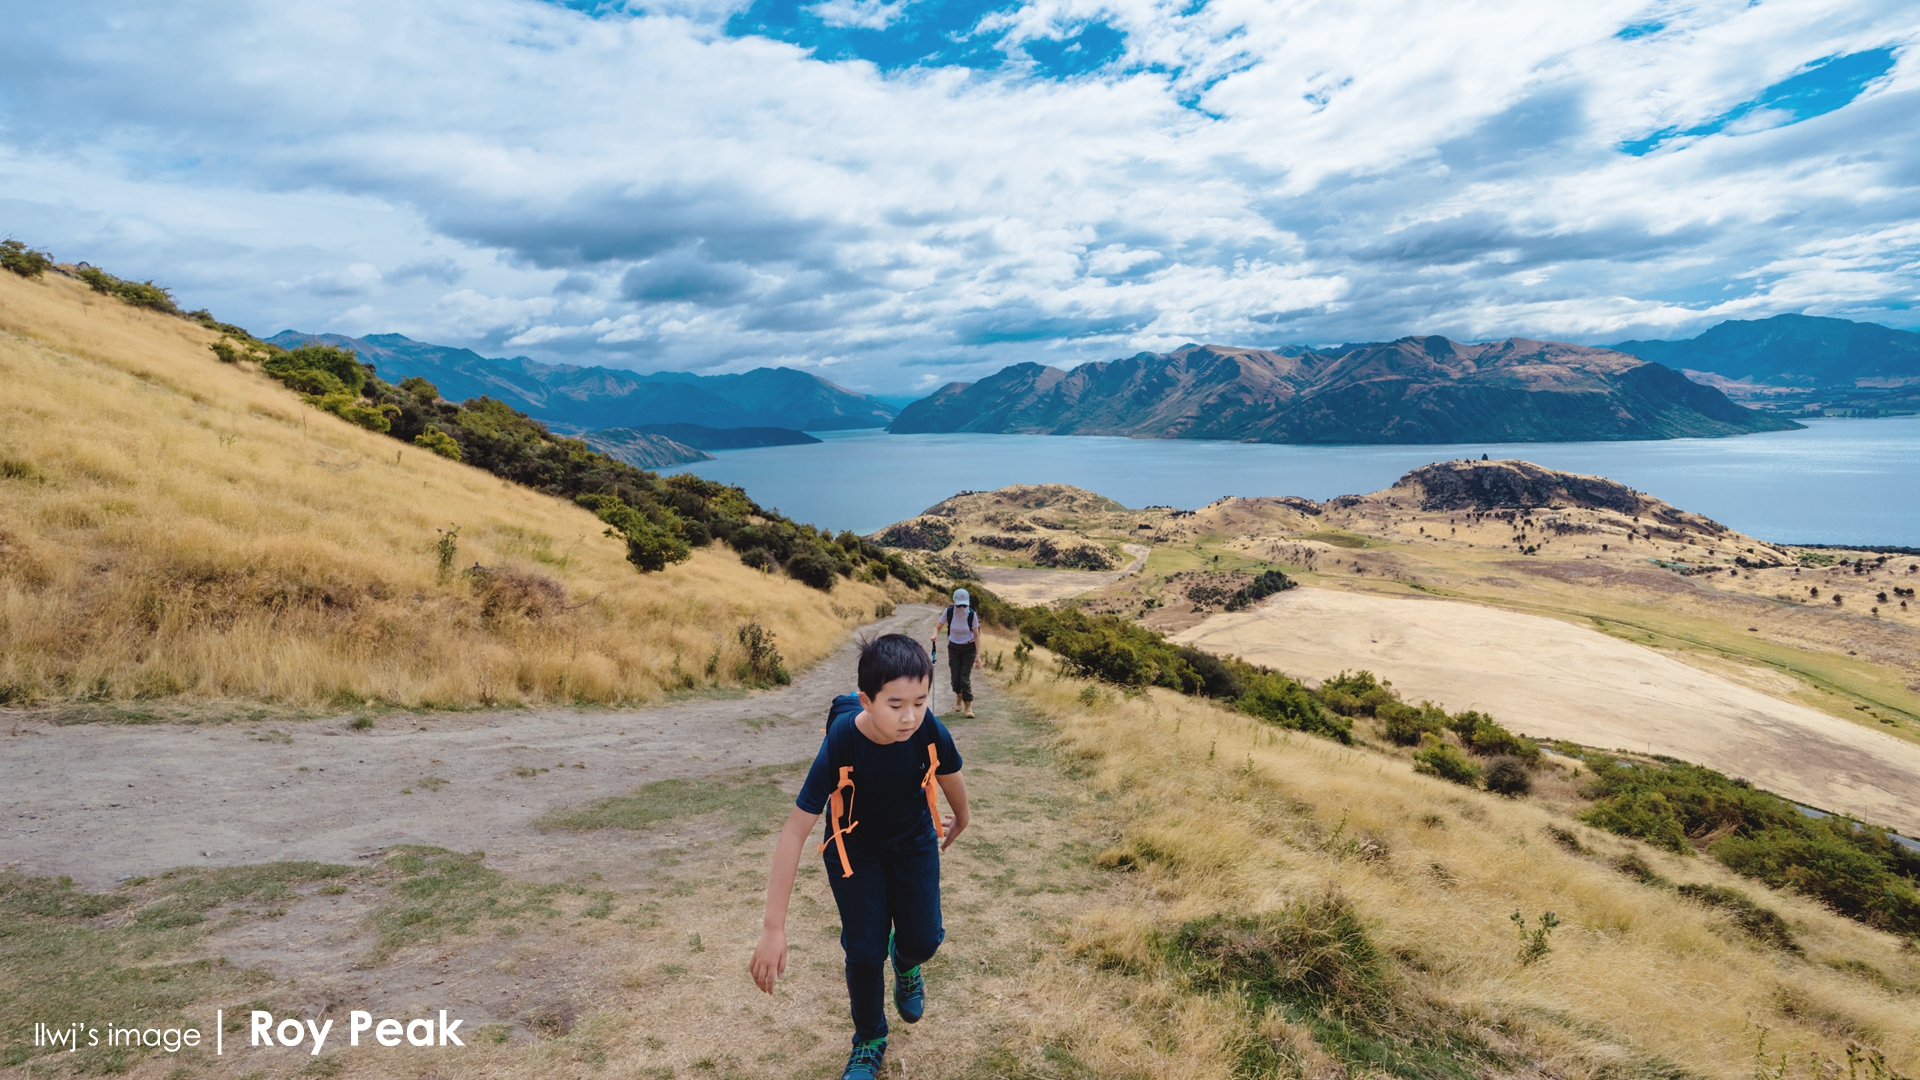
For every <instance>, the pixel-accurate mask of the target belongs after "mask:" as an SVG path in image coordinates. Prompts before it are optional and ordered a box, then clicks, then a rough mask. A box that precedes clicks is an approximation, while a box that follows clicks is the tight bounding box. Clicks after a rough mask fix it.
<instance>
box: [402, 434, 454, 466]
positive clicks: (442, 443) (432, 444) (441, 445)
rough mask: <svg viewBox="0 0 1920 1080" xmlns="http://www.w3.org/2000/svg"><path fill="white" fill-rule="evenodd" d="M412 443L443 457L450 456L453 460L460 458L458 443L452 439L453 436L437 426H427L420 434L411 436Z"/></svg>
mask: <svg viewBox="0 0 1920 1080" xmlns="http://www.w3.org/2000/svg"><path fill="white" fill-rule="evenodd" d="M413 445H415V446H418V447H420V448H421V449H423V450H431V451H433V452H434V453H436V454H439V455H440V456H441V457H443V458H452V459H453V460H455V461H459V460H460V444H459V443H458V442H455V441H454V438H453V436H451V435H449V434H447V433H446V432H444V431H441V430H440V429H439V428H428V429H427V430H425V431H423V432H421V433H420V434H418V435H415V436H414V437H413Z"/></svg>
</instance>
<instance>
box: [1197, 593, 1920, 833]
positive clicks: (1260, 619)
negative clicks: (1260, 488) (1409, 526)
mask: <svg viewBox="0 0 1920 1080" xmlns="http://www.w3.org/2000/svg"><path fill="white" fill-rule="evenodd" d="M1178 640H1180V641H1183V642H1190V643H1192V644H1194V645H1197V646H1199V647H1200V648H1203V649H1207V650H1209V651H1212V652H1220V653H1233V654H1236V655H1239V656H1241V657H1244V658H1246V659H1248V660H1251V661H1254V662H1256V663H1262V664H1269V665H1272V666H1274V667H1277V668H1280V669H1281V670H1283V671H1287V672H1289V673H1292V674H1295V675H1301V676H1306V677H1308V678H1311V679H1318V678H1324V677H1326V676H1329V675H1332V674H1334V673H1335V672H1337V671H1340V670H1342V669H1348V670H1350V669H1354V668H1361V667H1364V668H1367V669H1369V670H1371V671H1373V672H1374V673H1375V674H1377V675H1379V676H1381V677H1382V678H1386V679H1391V680H1392V681H1393V684H1394V687H1395V689H1397V690H1399V691H1400V692H1401V694H1403V695H1404V696H1405V697H1406V698H1407V699H1408V700H1410V701H1419V700H1421V699H1431V700H1433V701H1436V702H1438V703H1440V704H1442V705H1444V706H1446V707H1447V708H1449V709H1455V710H1458V709H1479V710H1481V711H1483V712H1488V713H1491V714H1492V715H1493V716H1494V717H1495V718H1496V719H1497V720H1499V721H1500V722H1501V723H1503V724H1505V725H1507V726H1508V727H1510V728H1512V729H1514V730H1516V731H1523V732H1525V733H1527V734H1529V735H1533V736H1536V737H1541V738H1561V739H1571V740H1573V741H1575V742H1579V743H1584V744H1586V745H1589V746H1599V747H1603V748H1620V749H1626V750H1633V751H1638V752H1642V753H1654V754H1668V755H1671V756H1673V757H1677V758H1680V759H1682V760H1685V761H1693V762H1698V763H1700V764H1703V765H1706V766H1708V767H1710V768H1713V769H1718V770H1720V771H1721V772H1724V773H1726V774H1728V775H1729V776H1736V777H1744V778H1746V779H1748V780H1751V781H1753V782H1754V783H1755V784H1757V785H1759V786H1760V787H1763V788H1766V789H1767V790H1769V791H1774V792H1778V793H1779V794H1781V795H1785V796H1786V797H1788V798H1791V799H1797V800H1800V801H1802V802H1805V803H1807V804H1809V805H1812V806H1816V807H1821V808H1824V809H1829V810H1838V811H1841V812H1843V813H1848V814H1853V815H1857V816H1859V817H1861V818H1862V819H1864V820H1867V821H1873V822H1877V823H1879V824H1883V825H1888V826H1891V827H1894V828H1897V829H1899V830H1900V831H1901V832H1903V833H1906V834H1908V835H1915V834H1920V808H1916V807H1915V804H1914V802H1913V798H1912V793H1913V792H1914V791H1916V790H1920V747H1916V746H1914V745H1912V744H1910V743H1906V742H1903V741H1901V740H1898V739H1895V738H1892V737H1890V736H1886V735H1881V734H1879V733H1878V732H1875V731H1872V730H1869V729H1867V728H1865V727H1863V726H1860V725H1856V724H1849V723H1847V722H1845V721H1842V720H1837V719H1835V718H1833V717H1831V716H1828V715H1827V714H1825V713H1822V712H1818V711H1815V710H1813V709H1810V708H1807V707H1806V706H1803V705H1798V704H1795V703H1793V702H1789V701H1783V700H1781V699H1779V698H1777V697H1774V696H1771V695H1770V694H1768V693H1766V692H1765V691H1764V690H1762V689H1760V688H1759V686H1756V685H1754V684H1755V683H1761V684H1763V685H1764V683H1765V679H1764V677H1763V676H1761V675H1758V674H1756V677H1755V678H1753V679H1742V680H1735V679H1732V678H1729V677H1727V676H1725V675H1722V674H1718V673H1715V672H1711V671H1705V670H1702V669H1701V668H1699V667H1696V666H1693V665H1690V664H1686V663H1682V662H1681V661H1679V660H1676V659H1674V658H1672V657H1671V656H1668V655H1666V654H1663V653H1660V652H1656V651H1654V650H1652V649H1648V648H1645V647H1643V646H1639V645H1635V644H1632V643H1630V642H1625V641H1621V640H1619V639H1617V638H1613V637H1609V636H1608V635H1606V634H1603V633H1600V632H1599V631H1597V630H1591V629H1587V628H1585V627H1581V626H1577V625H1573V624H1571V623H1566V622H1562V621H1559V620H1556V619H1548V618H1542V617H1539V616H1534V615H1523V614H1519V613H1515V612H1510V611H1503V610H1500V609H1497V608H1490V607H1482V606H1480V605H1477V604H1465V603H1454V602H1448V601H1438V600H1398V599H1388V598H1385V597H1380V596H1370V595H1362V594H1356V593H1347V592H1343V591H1339V590H1333V589H1294V590H1292V591H1289V592H1285V593H1281V594H1280V595H1278V596H1275V597H1274V598H1272V599H1271V600H1268V601H1267V602H1266V603H1264V604H1263V605H1261V606H1260V607H1259V608H1257V609H1255V610H1253V611H1249V612H1244V613H1239V614H1233V615H1224V614H1223V615H1216V616H1214V617H1213V618H1211V619H1208V620H1207V621H1206V622H1204V623H1202V624H1201V625H1199V626H1198V627H1195V628H1194V629H1192V630H1189V631H1187V632H1185V633H1183V634H1181V635H1179V637H1178Z"/></svg>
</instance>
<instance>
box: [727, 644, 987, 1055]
mask: <svg viewBox="0 0 1920 1080" xmlns="http://www.w3.org/2000/svg"><path fill="white" fill-rule="evenodd" d="M858 683H859V687H860V692H859V693H858V694H857V695H856V694H842V695H841V696H839V697H837V698H834V699H833V706H832V708H831V709H830V710H829V712H828V713H827V734H826V738H824V739H822V740H821V742H820V753H819V754H818V755H817V756H816V757H815V758H814V759H813V768H812V769H811V770H810V771H809V772H808V773H807V780H806V783H805V784H803V785H802V786H801V788H800V797H799V798H797V799H795V800H794V809H793V813H792V814H790V815H788V816H787V825H786V828H784V829H782V830H781V832H780V840H779V842H778V843H777V844H775V845H774V849H773V870H772V873H770V874H769V875H768V880H767V912H766V918H765V920H764V922H763V924H762V925H761V928H760V942H759V944H758V945H755V946H754V949H753V960H752V962H751V964H749V970H751V972H752V973H753V981H754V983H755V984H756V985H758V986H759V987H760V989H762V990H764V991H766V992H767V993H769V994H771V993H773V983H774V980H775V979H776V978H778V977H779V976H780V975H782V974H784V973H785V972H786V969H787V901H788V900H789V899H790V898H791V896H792V894H793V879H794V875H795V873H796V872H797V871H798V870H799V867H800V848H801V845H802V844H804V843H806V840H807V836H808V835H809V834H810V833H812V831H813V823H814V822H815V821H817V820H819V818H820V814H821V811H823V810H825V811H826V812H827V815H828V817H827V829H826V839H825V840H824V841H822V842H821V844H820V852H821V854H822V855H823V856H824V857H825V859H826V865H827V881H828V883H829V884H831V885H832V887H833V900H834V903H835V904H836V905H838V906H839V908H840V927H841V929H840V945H841V947H842V948H844V949H845V950H846V952H847V997H848V999H849V1001H850V1003H851V1005H852V1011H853V1029H854V1030H853V1054H852V1055H851V1056H850V1057H849V1058H848V1059H847V1068H846V1071H845V1072H843V1073H842V1074H841V1080H874V1077H877V1076H878V1075H879V1074H880V1063H881V1061H882V1059H884V1058H885V1056H886V1053H887V1011H886V1004H885V997H886V972H885V970H884V969H883V968H882V966H881V965H882V963H883V962H884V961H887V960H889V959H890V960H891V961H892V964H893V1005H894V1008H895V1009H896V1010H897V1011H898V1012H899V1013H900V1019H902V1020H904V1021H906V1022H907V1023H909V1024H911V1023H913V1022H915V1021H916V1020H919V1019H920V1014H921V1012H922V1010H923V1008H924V1006H925V1001H926V985H925V982H924V980H923V979H922V978H921V975H920V965H921V964H923V963H925V962H926V961H927V960H928V959H930V958H932V956H933V954H934V951H935V950H936V949H938V948H939V947H940V943H941V941H943V940H945V938H946V930H945V928H944V927H943V926H942V925H941V922H940V853H941V852H942V851H945V850H946V849H947V848H948V847H950V846H952V844H953V841H954V839H955V838H956V837H958V836H959V835H960V834H961V833H962V832H963V831H965V830H966V827H967V820H968V816H967V785H966V782H965V781H964V780H962V779H961V778H960V751H959V750H957V749H955V748H954V745H953V736H952V735H951V734H949V733H948V732H947V728H946V725H944V724H942V723H941V722H940V720H939V718H937V717H935V716H934V715H933V714H931V713H929V712H927V696H928V694H929V693H930V692H931V691H932V689H933V661H932V659H931V658H929V657H928V656H927V653H926V650H924V649H922V648H921V647H920V643H919V642H917V641H914V640H913V639H912V638H910V637H907V636H906V635H905V634H888V635H886V636H884V637H879V638H875V639H874V640H873V641H870V642H868V643H867V644H866V645H865V646H864V647H862V648H861V650H860V671H859V677H858ZM856 788H857V790H858V793H859V798H858V800H857V801H856V799H855V798H854V794H855V791H856ZM936 791H942V792H945V793H946V796H947V805H948V806H949V807H951V808H952V810H953V813H952V814H950V815H947V816H946V817H945V818H944V819H943V818H941V817H940V816H939V806H938V804H937V802H936V799H937V795H936ZM856 807H857V809H858V816H857V817H856V816H855V810H856Z"/></svg>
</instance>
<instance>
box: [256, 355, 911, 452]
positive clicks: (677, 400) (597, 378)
mask: <svg viewBox="0 0 1920 1080" xmlns="http://www.w3.org/2000/svg"><path fill="white" fill-rule="evenodd" d="M267 340H269V341H271V342H273V343H274V344H275V345H280V346H283V347H286V348H292V347H293V346H296V345H303V344H307V343H309V342H319V343H321V344H324V345H337V346H341V347H343V348H348V349H352V350H353V351H354V352H355V353H357V354H359V356H360V359H361V360H362V361H363V362H365V363H368V364H372V365H373V366H374V369H375V370H376V371H378V372H379V374H380V377H381V378H383V379H386V380H387V381H388V382H398V381H399V380H401V379H405V378H410V377H413V376H418V377H420V378H422V379H426V380H427V381H428V382H431V383H433V384H434V385H435V386H437V387H439V388H440V394H441V396H443V397H446V398H448V399H449V400H452V401H465V400H466V399H468V398H474V397H481V396H486V397H492V398H498V399H499V400H501V401H504V402H506V403H507V404H509V405H511V406H513V407H514V408H516V409H519V410H520V411H522V412H524V413H526V414H527V415H528V416H531V417H533V418H534V419H536V420H539V421H541V422H542V423H544V424H546V425H548V426H549V427H551V428H553V429H554V430H556V431H561V432H568V433H579V432H587V431H597V430H601V429H604V428H642V427H649V426H652V425H658V424H697V425H700V426H702V427H709V428H741V427H765V428H786V429H788V430H792V431H838V430H843V429H847V428H876V427H885V426H887V425H888V424H889V423H891V422H892V421H893V418H894V416H895V415H896V414H898V413H899V411H900V410H899V409H897V408H895V407H894V406H892V405H889V404H887V403H886V402H883V401H880V400H878V399H876V398H871V397H868V396H866V395H865V394H859V393H855V392H854V391H852V390H848V389H846V388H845V387H842V386H836V385H834V384H833V383H830V382H828V381H826V380H825V379H822V378H820V377H818V376H816V375H810V374H808V373H807V372H804V371H796V370H794V369H792V368H755V369H754V370H752V371H748V372H742V373H740V374H736V375H694V374H691V373H689V372H680V371H668V372H658V373H654V374H645V375H643V374H640V373H638V372H633V371H621V370H618V369H615V368H604V367H578V366H574V365H571V364H544V363H541V362H540V361H538V360H530V359H528V358H527V357H524V356H517V357H514V358H512V359H493V358H490V357H485V356H481V355H480V354H479V353H476V352H474V351H473V350H472V349H456V348H451V347H449V346H446V345H433V344H429V343H427V342H424V341H414V340H413V339H412V338H408V337H404V336H402V335H400V334H369V335H368V336H366V337H363V338H354V337H347V336H345V335H342V334H303V333H300V332H298V331H295V330H283V331H281V332H280V333H278V334H275V335H274V336H273V337H271V338H268V339H267Z"/></svg>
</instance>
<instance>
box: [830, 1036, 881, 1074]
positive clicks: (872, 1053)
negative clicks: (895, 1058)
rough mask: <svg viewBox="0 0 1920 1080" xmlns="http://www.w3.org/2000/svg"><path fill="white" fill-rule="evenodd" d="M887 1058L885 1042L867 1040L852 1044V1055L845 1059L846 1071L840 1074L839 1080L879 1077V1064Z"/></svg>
mask: <svg viewBox="0 0 1920 1080" xmlns="http://www.w3.org/2000/svg"><path fill="white" fill-rule="evenodd" d="M886 1056H887V1040H885V1039H869V1040H867V1041H866V1042H863V1043H854V1044H853V1054H852V1056H850V1057H848V1058H847V1071H846V1072H843V1073H841V1074H840V1080H874V1078H875V1077H878V1076H879V1075H880V1062H881V1061H883V1060H885V1059H886Z"/></svg>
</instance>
